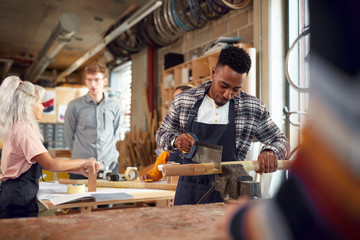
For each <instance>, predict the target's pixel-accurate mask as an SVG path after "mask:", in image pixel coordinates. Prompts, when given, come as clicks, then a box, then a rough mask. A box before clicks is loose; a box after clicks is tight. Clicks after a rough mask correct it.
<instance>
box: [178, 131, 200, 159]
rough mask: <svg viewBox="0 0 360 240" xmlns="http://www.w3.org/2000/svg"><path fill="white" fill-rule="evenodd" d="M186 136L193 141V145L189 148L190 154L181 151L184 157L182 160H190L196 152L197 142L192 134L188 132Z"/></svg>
mask: <svg viewBox="0 0 360 240" xmlns="http://www.w3.org/2000/svg"><path fill="white" fill-rule="evenodd" d="M187 135H188V136H189V137H191V138H192V139H193V140H194V145H192V146H191V149H190V152H184V151H182V152H181V154H182V155H183V156H184V158H187V159H191V158H193V157H194V155H195V153H196V152H197V143H198V141H199V140H198V138H197V136H196V135H195V134H194V133H191V132H189V133H187Z"/></svg>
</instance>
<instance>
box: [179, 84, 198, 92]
mask: <svg viewBox="0 0 360 240" xmlns="http://www.w3.org/2000/svg"><path fill="white" fill-rule="evenodd" d="M193 87H194V86H192V85H191V84H185V85H179V86H177V87H176V88H175V91H176V90H178V89H180V90H181V91H185V90H188V89H190V88H193Z"/></svg>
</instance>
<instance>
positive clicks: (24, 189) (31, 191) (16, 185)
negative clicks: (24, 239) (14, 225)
mask: <svg viewBox="0 0 360 240" xmlns="http://www.w3.org/2000/svg"><path fill="white" fill-rule="evenodd" d="M41 172H42V170H41V166H40V164H38V163H35V164H33V165H32V166H31V167H30V169H29V170H27V171H26V172H24V173H23V174H21V175H20V176H19V177H18V178H15V179H7V180H6V181H5V182H2V183H1V185H0V218H16V217H37V216H38V214H39V208H38V205H37V202H36V195H37V193H38V191H39V178H40V176H41Z"/></svg>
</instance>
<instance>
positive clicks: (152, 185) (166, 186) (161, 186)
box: [59, 178, 176, 190]
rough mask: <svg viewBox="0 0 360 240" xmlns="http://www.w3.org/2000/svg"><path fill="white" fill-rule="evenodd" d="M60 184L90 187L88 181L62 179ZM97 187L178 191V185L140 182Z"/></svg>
mask: <svg viewBox="0 0 360 240" xmlns="http://www.w3.org/2000/svg"><path fill="white" fill-rule="evenodd" d="M59 183H62V184H85V185H88V180H86V179H83V180H76V179H65V178H60V179H59ZM96 186H97V187H110V188H140V189H161V190H176V184H164V183H156V182H154V183H146V182H140V181H121V182H115V181H104V180H98V181H96Z"/></svg>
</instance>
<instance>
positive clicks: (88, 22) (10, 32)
mask: <svg viewBox="0 0 360 240" xmlns="http://www.w3.org/2000/svg"><path fill="white" fill-rule="evenodd" d="M146 2H147V0H31V1H30V0H0V64H2V63H4V62H6V61H7V60H13V63H12V68H15V69H16V68H27V67H29V66H30V65H31V63H32V62H33V60H34V59H35V58H36V56H37V55H38V54H39V51H40V50H41V49H42V48H43V47H44V45H45V43H46V41H47V40H48V38H49V37H50V34H51V32H52V31H53V30H54V28H55V27H56V25H57V24H58V22H59V20H60V18H61V16H62V15H63V14H64V13H67V12H71V13H74V14H75V15H77V16H78V18H79V20H80V28H79V30H78V31H77V32H76V34H75V35H74V36H73V37H72V39H71V41H70V42H69V43H68V44H66V45H65V47H64V48H62V49H61V51H60V52H59V53H58V55H57V56H56V59H55V60H54V61H53V62H52V63H50V65H49V66H48V68H50V69H57V70H60V71H62V70H64V69H66V68H67V67H69V66H70V65H71V64H72V63H74V62H75V61H76V60H77V59H79V58H80V57H81V56H83V55H84V54H85V53H86V52H87V51H89V50H90V49H91V48H93V47H94V46H95V45H96V44H97V43H98V42H99V41H100V40H101V39H102V38H103V36H104V33H105V32H106V31H107V30H108V29H109V28H110V26H111V25H113V24H115V23H116V21H117V20H118V19H119V17H120V16H121V14H123V13H124V12H125V11H126V10H127V9H129V8H130V7H134V4H135V5H136V6H137V7H139V8H140V7H141V6H143V5H144V4H145V3H146ZM0 66H1V65H0Z"/></svg>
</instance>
